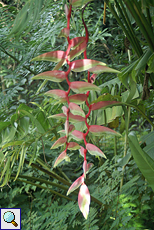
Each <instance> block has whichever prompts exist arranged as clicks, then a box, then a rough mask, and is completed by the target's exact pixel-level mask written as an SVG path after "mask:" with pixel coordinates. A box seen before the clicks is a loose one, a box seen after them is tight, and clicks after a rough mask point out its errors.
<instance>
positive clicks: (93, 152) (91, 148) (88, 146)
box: [86, 143, 106, 158]
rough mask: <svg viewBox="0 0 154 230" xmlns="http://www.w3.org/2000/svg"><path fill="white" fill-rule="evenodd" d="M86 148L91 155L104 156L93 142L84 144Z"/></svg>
mask: <svg viewBox="0 0 154 230" xmlns="http://www.w3.org/2000/svg"><path fill="white" fill-rule="evenodd" d="M86 149H87V150H88V151H89V153H90V154H91V155H95V156H100V157H104V158H106V156H105V154H104V153H103V152H102V151H101V150H100V149H99V148H98V147H97V146H95V145H93V144H90V143H88V144H86Z"/></svg>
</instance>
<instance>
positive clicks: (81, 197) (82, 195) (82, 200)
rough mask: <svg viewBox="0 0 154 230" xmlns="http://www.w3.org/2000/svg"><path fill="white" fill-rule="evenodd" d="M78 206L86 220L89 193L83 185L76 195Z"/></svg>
mask: <svg viewBox="0 0 154 230" xmlns="http://www.w3.org/2000/svg"><path fill="white" fill-rule="evenodd" d="M78 204H79V208H80V210H81V212H82V214H83V216H84V218H85V219H87V218H88V214H89V205H90V193H89V190H88V187H87V186H86V185H85V184H82V185H81V188H80V191H79V194H78Z"/></svg>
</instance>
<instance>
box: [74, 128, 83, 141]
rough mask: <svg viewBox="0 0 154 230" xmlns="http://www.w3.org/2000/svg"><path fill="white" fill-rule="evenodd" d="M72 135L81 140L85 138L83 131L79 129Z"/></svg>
mask: <svg viewBox="0 0 154 230" xmlns="http://www.w3.org/2000/svg"><path fill="white" fill-rule="evenodd" d="M71 136H72V137H73V138H74V139H75V140H77V141H81V140H83V139H84V136H83V133H82V132H80V131H78V130H74V131H73V132H72V133H71Z"/></svg>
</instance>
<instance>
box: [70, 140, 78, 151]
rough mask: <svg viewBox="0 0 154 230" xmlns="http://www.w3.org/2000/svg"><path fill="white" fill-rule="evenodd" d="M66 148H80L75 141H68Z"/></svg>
mask: <svg viewBox="0 0 154 230" xmlns="http://www.w3.org/2000/svg"><path fill="white" fill-rule="evenodd" d="M68 149H71V150H77V149H80V145H79V144H78V143H76V142H69V144H68Z"/></svg>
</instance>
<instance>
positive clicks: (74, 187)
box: [67, 175, 84, 196]
mask: <svg viewBox="0 0 154 230" xmlns="http://www.w3.org/2000/svg"><path fill="white" fill-rule="evenodd" d="M83 182H84V177H83V175H82V176H80V177H79V178H78V179H76V180H75V181H74V182H73V184H72V185H71V186H70V188H69V190H68V191H67V196H68V195H69V194H70V193H71V192H73V191H74V190H76V189H77V188H78V187H79V186H80V185H81V184H82V183H83Z"/></svg>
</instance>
